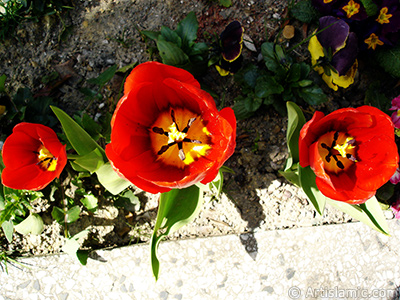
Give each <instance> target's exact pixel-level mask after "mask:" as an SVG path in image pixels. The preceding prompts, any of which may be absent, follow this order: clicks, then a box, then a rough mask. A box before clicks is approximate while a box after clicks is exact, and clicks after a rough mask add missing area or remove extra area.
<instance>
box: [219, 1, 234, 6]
mask: <svg viewBox="0 0 400 300" xmlns="http://www.w3.org/2000/svg"><path fill="white" fill-rule="evenodd" d="M219 5H221V6H223V7H231V6H232V0H219Z"/></svg>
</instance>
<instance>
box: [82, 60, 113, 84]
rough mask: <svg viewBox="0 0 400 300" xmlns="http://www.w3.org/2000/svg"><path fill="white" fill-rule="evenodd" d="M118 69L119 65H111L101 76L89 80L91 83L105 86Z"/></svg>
mask: <svg viewBox="0 0 400 300" xmlns="http://www.w3.org/2000/svg"><path fill="white" fill-rule="evenodd" d="M117 69H118V65H113V66H111V67H109V68H108V69H107V70H105V71H104V72H103V73H101V74H100V75H99V76H97V77H96V78H90V79H89V80H88V82H89V83H91V84H96V85H98V86H103V85H105V84H106V83H107V82H109V81H110V80H111V79H112V78H113V77H114V75H115V72H116V71H117Z"/></svg>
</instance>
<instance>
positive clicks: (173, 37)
mask: <svg viewBox="0 0 400 300" xmlns="http://www.w3.org/2000/svg"><path fill="white" fill-rule="evenodd" d="M161 37H162V38H163V39H164V40H165V41H167V42H171V43H173V44H175V45H177V46H178V47H179V48H181V47H182V39H181V38H180V37H179V35H178V34H177V33H176V32H175V31H173V30H171V29H170V28H168V27H166V26H162V27H161ZM161 37H160V38H161ZM160 38H159V39H160Z"/></svg>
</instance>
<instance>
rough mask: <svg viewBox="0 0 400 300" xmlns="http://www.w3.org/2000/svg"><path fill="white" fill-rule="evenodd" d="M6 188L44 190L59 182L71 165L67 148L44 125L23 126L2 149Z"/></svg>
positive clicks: (3, 176)
mask: <svg viewBox="0 0 400 300" xmlns="http://www.w3.org/2000/svg"><path fill="white" fill-rule="evenodd" d="M2 156H3V162H4V165H5V168H4V170H3V172H2V173H1V179H2V183H3V185H5V186H7V187H10V188H13V189H18V190H34V191H37V190H41V189H43V188H44V187H46V186H47V185H48V184H49V183H50V182H51V181H53V179H54V178H56V177H57V178H58V177H59V176H60V174H61V171H62V170H63V169H64V167H65V165H66V163H67V153H66V151H65V145H62V144H61V143H60V141H59V140H58V138H57V135H56V133H55V132H54V131H53V130H52V129H51V128H49V127H47V126H44V125H41V124H33V123H20V124H18V125H16V126H15V127H14V129H13V133H12V134H11V135H10V136H9V137H8V138H7V139H6V141H5V142H4V145H3V149H2Z"/></svg>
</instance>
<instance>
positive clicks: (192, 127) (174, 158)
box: [106, 62, 236, 193]
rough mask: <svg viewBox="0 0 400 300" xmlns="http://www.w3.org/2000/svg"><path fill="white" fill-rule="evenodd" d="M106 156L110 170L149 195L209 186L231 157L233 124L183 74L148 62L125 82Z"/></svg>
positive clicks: (226, 113)
mask: <svg viewBox="0 0 400 300" xmlns="http://www.w3.org/2000/svg"><path fill="white" fill-rule="evenodd" d="M111 126H112V131H111V143H110V144H108V145H107V146H106V154H107V157H108V159H109V160H110V162H111V164H112V166H113V168H114V170H115V171H116V172H117V173H118V174H119V175H120V176H121V177H123V178H125V179H127V180H129V181H130V182H131V183H133V184H134V185H136V186H137V187H139V188H141V189H142V190H145V191H147V192H150V193H158V192H167V191H169V190H170V189H172V188H185V187H188V186H191V185H193V184H195V183H198V182H202V183H208V182H210V181H212V180H213V179H214V178H215V177H216V175H217V174H218V170H219V168H220V167H221V166H222V165H223V163H224V162H225V161H226V160H227V159H228V158H229V157H230V156H231V155H232V154H233V152H234V148H235V137H236V118H235V115H234V113H233V110H232V109H231V108H224V109H222V110H221V111H219V112H218V110H217V108H216V105H215V103H214V100H213V98H212V97H211V96H210V95H209V94H208V93H207V92H205V91H203V90H201V89H200V84H199V83H198V82H197V81H196V80H195V79H194V77H193V76H192V75H191V74H190V73H188V72H187V71H185V70H182V69H179V68H176V67H172V66H168V65H164V64H160V63H157V62H147V63H143V64H141V65H139V66H137V67H136V68H135V69H134V70H133V71H132V73H131V74H130V75H129V76H128V77H127V80H126V83H125V90H124V96H123V97H122V98H121V100H120V101H119V102H118V105H117V108H116V110H115V112H114V115H113V118H112V121H111Z"/></svg>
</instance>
